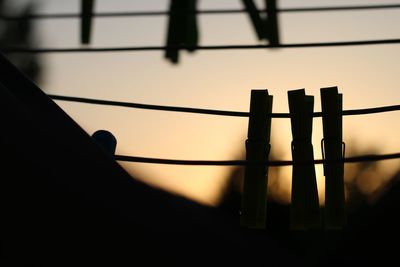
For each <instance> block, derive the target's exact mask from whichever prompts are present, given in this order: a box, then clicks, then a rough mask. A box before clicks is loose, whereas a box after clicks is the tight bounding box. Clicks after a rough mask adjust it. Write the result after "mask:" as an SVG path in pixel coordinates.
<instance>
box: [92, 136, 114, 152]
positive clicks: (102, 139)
mask: <svg viewBox="0 0 400 267" xmlns="http://www.w3.org/2000/svg"><path fill="white" fill-rule="evenodd" d="M92 138H93V139H94V140H95V142H96V143H97V144H99V145H100V146H101V147H102V148H103V149H104V150H105V151H106V152H107V153H108V154H110V155H112V156H114V154H115V149H116V148H117V139H116V138H115V136H114V135H113V134H112V133H111V132H109V131H106V130H98V131H96V132H95V133H93V134H92Z"/></svg>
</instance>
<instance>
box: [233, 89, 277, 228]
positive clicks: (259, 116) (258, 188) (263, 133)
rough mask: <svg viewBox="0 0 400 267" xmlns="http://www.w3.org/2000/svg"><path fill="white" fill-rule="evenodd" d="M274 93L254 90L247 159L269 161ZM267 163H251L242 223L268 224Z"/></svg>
mask: <svg viewBox="0 0 400 267" xmlns="http://www.w3.org/2000/svg"><path fill="white" fill-rule="evenodd" d="M271 113H272V96H270V95H268V90H252V91H251V101H250V117H249V129H248V134H247V136H248V139H247V140H246V160H248V161H260V162H266V161H267V160H268V155H269V151H270V144H269V142H270V134H271ZM267 185H268V166H267V165H248V166H246V170H245V177H244V183H243V195H242V208H241V215H240V224H241V225H242V226H245V227H250V228H261V229H262V228H265V222H266V208H267Z"/></svg>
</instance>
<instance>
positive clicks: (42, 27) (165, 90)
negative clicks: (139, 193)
mask: <svg viewBox="0 0 400 267" xmlns="http://www.w3.org/2000/svg"><path fill="white" fill-rule="evenodd" d="M35 2H38V4H39V5H38V6H37V9H36V12H37V13H62V12H79V1H78V0H69V1H62V0H41V1H35ZM198 2H199V8H200V9H212V8H241V7H242V4H241V1H239V0H219V1H215V0H199V1H198ZM256 2H257V3H258V4H259V7H260V8H262V7H263V3H264V1H256ZM394 3H399V0H397V1H388V0H385V1H383V0H382V1H381V0H340V1H339V0H331V1H328V0H327V1H317V0H308V1H301V0H300V1H294V0H290V1H289V0H286V1H278V6H279V7H281V8H284V7H307V6H310V7H312V6H342V5H368V4H394ZM168 4H169V1H167V0H146V1H144V0H138V1H129V0H113V1H109V0H103V1H101V0H98V1H96V11H98V12H106V11H107V12H111V11H139V10H154V11H160V10H166V9H167V8H168ZM198 20H199V29H200V44H202V45H213V44H218V45H222V44H257V43H259V42H258V40H257V38H256V36H255V32H254V30H253V28H252V25H251V24H250V23H249V18H248V17H247V15H246V14H226V15H199V16H198ZM166 23H167V17H165V16H159V17H147V18H145V17H132V18H96V19H95V20H94V25H93V27H94V28H93V33H92V43H91V45H90V47H115V46H145V45H149V46H155V45H164V42H165V34H166V28H167V24H166ZM279 23H280V34H281V42H282V43H300V42H302V43H303V42H304V43H305V42H329V41H351V40H370V39H389V38H393V39H394V38H400V27H398V25H400V9H390V10H368V11H342V12H320V13H316V12H312V13H280V14H279ZM35 25H36V28H35V29H36V30H37V40H38V46H39V47H59V48H63V47H80V43H79V20H77V19H62V20H41V21H37V22H36V24H35ZM42 59H43V65H44V66H43V67H44V69H43V73H44V79H43V81H42V83H41V84H40V86H41V88H43V89H44V90H45V91H46V92H47V93H51V94H59V95H68V96H80V97H88V98H99V99H108V100H116V101H126V102H137V103H147V104H158V105H173V106H187V107H199V108H212V109H226V110H237V111H248V109H249V99H250V90H251V89H254V88H266V89H268V90H269V93H270V94H271V95H273V96H274V103H273V111H274V112H288V101H287V91H288V90H291V89H300V88H305V89H306V92H307V94H309V95H314V96H315V108H314V109H315V110H316V111H320V110H321V106H320V98H319V89H320V88H321V87H330V86H338V88H339V91H340V92H341V93H343V98H344V109H356V108H367V107H375V106H384V105H395V104H400V90H399V84H400V75H399V67H400V45H399V44H397V45H396V44H394V45H375V46H353V47H330V48H300V49H292V48H290V49H275V50H268V49H265V50H260V49H258V50H230V51H197V52H195V53H194V54H190V55H189V54H187V53H186V52H181V61H180V64H179V65H172V64H170V63H169V62H168V61H166V60H165V59H164V53H163V52H161V51H152V52H120V53H92V54H89V53H87V54H85V53H79V54H47V55H43V56H42ZM58 104H59V105H60V106H61V107H62V108H63V109H64V110H65V111H66V112H67V113H68V114H70V115H71V116H72V117H73V118H74V119H75V120H76V121H77V122H78V123H79V124H80V125H82V127H83V128H84V129H85V130H86V131H87V132H88V133H90V134H91V133H93V132H94V131H96V130H98V129H107V130H110V131H111V132H113V134H114V135H115V136H116V137H117V139H118V147H117V154H123V155H135V156H144V157H156V158H173V159H205V160H229V159H238V158H239V157H240V156H241V153H242V151H243V149H244V141H245V139H246V131H247V119H246V118H232V117H216V116H207V115H194V114H183V113H173V112H159V111H149V110H137V109H127V108H117V107H105V106H96V105H86V104H79V103H66V102H58ZM399 118H400V113H396V112H394V113H385V114H376V115H369V116H355V117H352V118H349V117H345V119H344V125H343V127H344V138H345V141H346V147H347V150H348V151H350V150H356V149H357V150H358V151H363V150H365V151H366V150H372V149H375V150H376V151H377V152H379V153H393V152H399V151H400V140H399V138H398V132H399V130H400V124H399V123H398V120H399ZM272 127H273V128H272V144H271V145H272V150H273V153H275V154H277V155H278V156H279V158H280V159H285V160H286V159H291V154H290V141H291V132H290V121H289V120H288V119H274V120H273V121H272ZM321 138H322V128H321V120H320V119H315V121H314V133H313V144H314V153H315V157H316V158H321V152H320V145H319V144H320V140H321ZM396 164H397V165H398V161H391V162H387V163H385V164H382V165H381V168H382V170H384V171H385V175H387V176H389V175H390V174H391V173H393V172H394V171H395V170H396V167H397V165H396ZM124 166H125V167H126V168H127V169H128V170H129V171H130V172H132V173H134V174H135V175H136V176H137V177H138V178H141V179H143V180H144V181H145V182H147V183H150V184H152V185H157V186H160V187H162V188H166V189H169V190H172V191H173V192H177V193H179V194H183V195H185V196H188V197H191V198H193V199H195V200H198V201H201V202H202V203H206V204H215V203H216V202H217V201H218V197H219V192H220V190H221V186H222V185H223V184H224V182H225V181H226V176H227V174H228V171H229V170H230V168H229V167H190V166H189V167H182V166H164V165H148V164H133V163H129V164H124ZM284 173H285V177H286V178H284V179H285V181H286V183H287V185H288V186H290V179H291V178H290V174H291V168H285V171H284ZM317 176H318V184H319V187H320V190H322V186H323V179H324V178H323V176H322V170H321V168H320V166H318V167H317Z"/></svg>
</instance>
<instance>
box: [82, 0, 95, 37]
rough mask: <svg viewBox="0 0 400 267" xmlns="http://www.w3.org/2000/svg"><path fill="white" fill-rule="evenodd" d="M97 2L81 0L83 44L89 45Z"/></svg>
mask: <svg viewBox="0 0 400 267" xmlns="http://www.w3.org/2000/svg"><path fill="white" fill-rule="evenodd" d="M94 2H95V0H81V43H82V44H89V43H90V35H91V31H92V17H93V8H94Z"/></svg>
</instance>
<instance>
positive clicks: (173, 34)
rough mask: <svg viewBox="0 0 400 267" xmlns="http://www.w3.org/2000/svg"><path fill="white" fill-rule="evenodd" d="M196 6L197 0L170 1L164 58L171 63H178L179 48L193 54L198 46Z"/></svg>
mask: <svg viewBox="0 0 400 267" xmlns="http://www.w3.org/2000/svg"><path fill="white" fill-rule="evenodd" d="M196 6H197V0H171V3H170V9H169V10H170V11H169V23H168V33H167V45H166V46H167V48H166V53H165V57H166V58H167V59H168V60H170V61H171V62H172V63H178V61H179V49H180V46H186V47H187V51H189V52H194V51H195V47H196V46H197V44H198V40H199V33H198V26H197V16H196Z"/></svg>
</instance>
